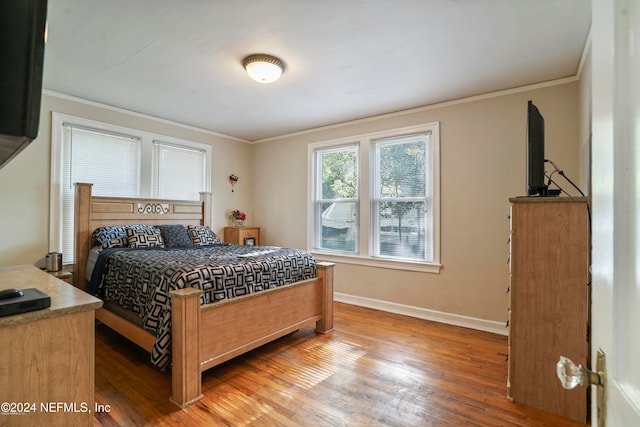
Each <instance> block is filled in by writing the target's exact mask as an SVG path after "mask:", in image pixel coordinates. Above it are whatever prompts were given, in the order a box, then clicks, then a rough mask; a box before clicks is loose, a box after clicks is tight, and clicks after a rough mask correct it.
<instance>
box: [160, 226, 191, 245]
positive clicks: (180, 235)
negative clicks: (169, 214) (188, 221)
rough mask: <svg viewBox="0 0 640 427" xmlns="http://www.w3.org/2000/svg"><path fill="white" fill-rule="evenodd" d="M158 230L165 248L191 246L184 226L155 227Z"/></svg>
mask: <svg viewBox="0 0 640 427" xmlns="http://www.w3.org/2000/svg"><path fill="white" fill-rule="evenodd" d="M156 227H157V228H158V229H160V234H161V235H162V241H163V242H164V247H165V248H189V247H192V246H193V242H191V238H190V237H189V233H188V232H187V229H186V228H185V226H184V225H180V224H171V225H156Z"/></svg>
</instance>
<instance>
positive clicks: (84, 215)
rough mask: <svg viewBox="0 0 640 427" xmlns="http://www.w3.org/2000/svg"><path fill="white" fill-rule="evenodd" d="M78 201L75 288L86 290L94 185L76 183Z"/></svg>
mask: <svg viewBox="0 0 640 427" xmlns="http://www.w3.org/2000/svg"><path fill="white" fill-rule="evenodd" d="M74 185H75V186H76V195H75V197H76V200H75V207H74V219H73V221H74V230H75V232H74V235H73V239H74V251H75V253H74V261H73V286H75V287H76V288H79V289H82V290H83V291H84V290H85V289H86V282H85V272H86V270H87V257H88V256H89V249H91V230H90V229H89V221H90V216H91V187H92V186H93V184H87V183H84V182H76V183H75V184H74Z"/></svg>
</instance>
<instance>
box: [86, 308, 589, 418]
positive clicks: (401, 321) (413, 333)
mask: <svg viewBox="0 0 640 427" xmlns="http://www.w3.org/2000/svg"><path fill="white" fill-rule="evenodd" d="M335 328H336V330H335V331H334V332H332V333H330V334H327V335H316V334H315V332H314V331H313V330H312V329H311V328H308V329H301V330H299V331H297V332H295V333H293V334H291V335H288V336H286V337H283V338H281V339H279V340H277V341H276V342H274V343H271V344H267V345H265V346H263V347H261V348H259V349H256V350H254V351H252V352H250V353H248V354H246V355H243V356H240V357H238V358H236V359H234V360H232V361H229V362H227V363H225V364H223V365H221V366H218V367H216V368H213V369H211V370H209V371H207V372H206V373H205V374H204V375H203V392H204V396H205V397H204V398H203V399H202V400H200V401H199V402H197V403H195V404H193V405H191V406H190V407H188V408H186V409H184V410H180V409H179V408H178V407H176V406H175V405H173V404H172V403H170V402H169V395H170V373H162V372H159V371H158V370H156V369H155V368H153V367H152V366H151V365H150V363H149V356H148V354H147V353H145V352H144V351H143V350H141V349H139V348H138V347H136V346H135V345H133V344H131V343H129V342H128V341H127V340H125V339H124V338H122V337H120V336H119V335H117V334H116V333H114V332H112V331H111V330H109V329H108V328H106V327H105V326H103V325H98V326H97V328H96V403H97V404H99V405H103V406H104V407H105V410H104V411H103V412H100V413H96V415H95V423H94V424H95V425H96V426H103V427H106V426H217V425H220V426H402V427H407V426H540V427H542V426H554V427H562V426H567V427H570V426H584V424H580V423H575V422H572V421H570V420H567V419H565V418H561V417H557V416H554V415H551V414H548V413H546V412H543V411H540V410H536V409H533V408H529V407H526V406H523V405H519V404H515V403H510V402H508V401H507V400H506V397H505V395H506V385H505V384H506V375H507V363H506V362H505V355H506V347H507V340H506V337H504V336H499V335H495V334H490V333H486V332H480V331H475V330H471V329H465V328H459V327H455V326H450V325H444V324H440V323H435V322H430V321H426V320H421V319H415V318H411V317H405V316H400V315H395V314H390V313H385V312H381V311H376V310H371V309H366V308H362V307H356V306H352V305H347V304H341V303H336V304H335ZM107 405H108V407H107Z"/></svg>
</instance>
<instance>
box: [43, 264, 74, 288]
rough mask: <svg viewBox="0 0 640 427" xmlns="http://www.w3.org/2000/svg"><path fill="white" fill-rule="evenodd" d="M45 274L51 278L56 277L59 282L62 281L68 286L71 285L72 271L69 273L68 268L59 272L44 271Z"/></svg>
mask: <svg viewBox="0 0 640 427" xmlns="http://www.w3.org/2000/svg"><path fill="white" fill-rule="evenodd" d="M45 271H46V272H47V273H49V274H50V275H52V276H53V277H56V278H58V279H60V280H62V281H63V282H67V283H68V284H70V285H72V284H73V271H71V269H70V268H68V269H67V268H63V269H62V270H60V271H47V270H45Z"/></svg>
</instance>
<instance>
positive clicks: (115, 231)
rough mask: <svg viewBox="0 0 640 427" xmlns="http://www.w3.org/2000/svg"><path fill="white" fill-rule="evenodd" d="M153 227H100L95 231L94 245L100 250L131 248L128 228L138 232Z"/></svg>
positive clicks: (143, 225)
mask: <svg viewBox="0 0 640 427" xmlns="http://www.w3.org/2000/svg"><path fill="white" fill-rule="evenodd" d="M152 227H153V226H151V225H146V224H130V225H109V226H105V227H98V228H96V229H95V230H93V234H92V238H93V245H94V246H99V247H100V249H107V248H126V247H128V246H129V240H127V230H126V228H131V229H132V230H138V229H148V228H152Z"/></svg>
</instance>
